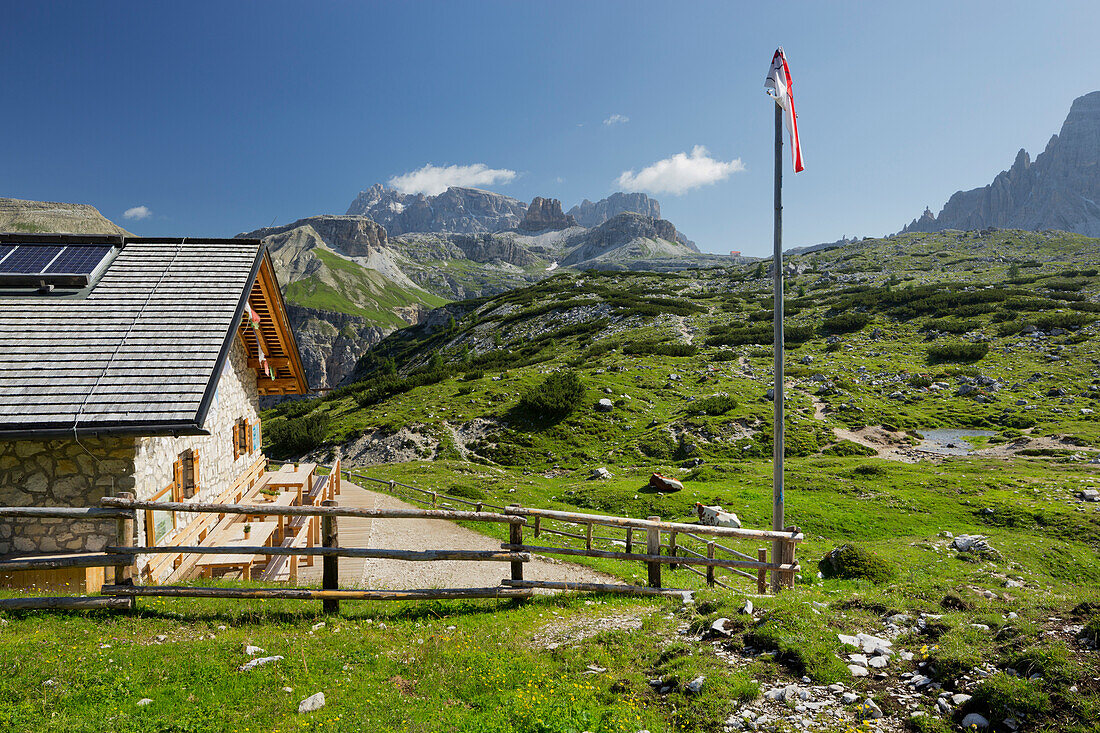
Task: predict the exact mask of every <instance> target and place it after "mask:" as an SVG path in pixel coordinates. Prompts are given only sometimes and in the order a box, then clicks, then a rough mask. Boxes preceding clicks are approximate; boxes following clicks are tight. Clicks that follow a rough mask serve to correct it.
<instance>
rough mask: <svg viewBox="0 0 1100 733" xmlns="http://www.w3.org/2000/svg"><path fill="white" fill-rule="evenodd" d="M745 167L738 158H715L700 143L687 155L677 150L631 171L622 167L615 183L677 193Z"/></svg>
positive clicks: (650, 190) (637, 188)
mask: <svg viewBox="0 0 1100 733" xmlns="http://www.w3.org/2000/svg"><path fill="white" fill-rule="evenodd" d="M743 170H745V166H744V164H743V163H742V162H741V159H740V158H734V159H733V160H731V161H729V162H728V163H727V162H725V161H721V160H715V159H714V158H712V157H710V153H709V152H708V151H707V149H706V148H705V147H703V146H702V145H696V146H695V147H693V148H692V149H691V155H688V154H687V153H677V154H676V155H674V156H672V157H671V158H665V159H664V160H658V161H657V162H656V163H653V164H652V165H647V166H646V167H645V168H642V169H641V170H640V171H638V172H637V173H635V172H634V171H633V170H629V171H623V173H622V175H620V176H619V178H618V181H617V182H618V184H619V187H620V188H621V189H623V190H624V191H647V192H649V193H671V194H675V195H677V196H679V195H680V194H682V193H686V192H688V191H690V190H691V189H693V188H698V187H699V186H707V185H709V184H712V183H717V182H718V181H722V180H725V179H726V178H729V177H730V175H731V174H733V173H737V172H738V171H743Z"/></svg>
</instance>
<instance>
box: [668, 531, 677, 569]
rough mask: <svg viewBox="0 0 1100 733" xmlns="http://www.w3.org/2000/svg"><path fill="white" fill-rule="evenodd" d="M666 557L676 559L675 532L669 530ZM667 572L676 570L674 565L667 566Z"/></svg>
mask: <svg viewBox="0 0 1100 733" xmlns="http://www.w3.org/2000/svg"><path fill="white" fill-rule="evenodd" d="M668 555H669V557H676V530H671V531H670V532H669V533H668ZM668 569H669V571H670V572H671V571H673V570H675V569H676V563H672V564H671V565H669V566H668Z"/></svg>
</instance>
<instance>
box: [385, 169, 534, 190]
mask: <svg viewBox="0 0 1100 733" xmlns="http://www.w3.org/2000/svg"><path fill="white" fill-rule="evenodd" d="M515 177H516V172H515V171H510V170H508V169H507V168H489V167H488V166H486V165H485V164H484V163H474V164H473V165H447V166H438V165H432V164H431V163H428V164H427V165H425V166H424V167H423V168H418V169H416V170H414V171H409V172H408V173H404V174H402V175H400V176H394V177H393V178H391V179H390V180H389V184H390V186H392V187H393V188H396V189H397V190H398V191H400V192H401V193H426V194H428V195H429V196H435V195H436V194H440V193H443V192H444V191H446V190H447V189H448V188H449V187H451V186H491V185H493V184H494V183H509V182H510V181H512V180H513V179H514V178H515Z"/></svg>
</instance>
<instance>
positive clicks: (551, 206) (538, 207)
mask: <svg viewBox="0 0 1100 733" xmlns="http://www.w3.org/2000/svg"><path fill="white" fill-rule="evenodd" d="M576 225H577V221H576V219H574V218H573V217H572V216H567V215H566V214H563V213H562V210H561V201H558V200H557V199H544V198H543V197H542V196H536V197H535V198H533V199H532V200H531V205H530V206H529V207H527V213H526V214H524V215H523V221H522V222H520V225H519V231H521V232H545V231H550V230H555V231H556V230H558V229H568V228H569V227H574V226H576Z"/></svg>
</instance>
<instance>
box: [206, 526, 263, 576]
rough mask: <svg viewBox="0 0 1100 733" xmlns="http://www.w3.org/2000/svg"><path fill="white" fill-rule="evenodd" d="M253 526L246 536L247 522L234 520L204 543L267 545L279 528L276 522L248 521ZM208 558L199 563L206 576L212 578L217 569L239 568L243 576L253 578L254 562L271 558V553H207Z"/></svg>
mask: <svg viewBox="0 0 1100 733" xmlns="http://www.w3.org/2000/svg"><path fill="white" fill-rule="evenodd" d="M248 524H249V525H250V526H251V531H250V532H249V533H248V537H245V536H244V525H245V522H233V523H232V524H230V525H229V526H227V527H225V528H224V529H222V530H220V531H218V532H216V533H215V534H214V535H213V536H212V537H210V538H209V540H208V541H207V542H205V543H204V544H207V545H210V546H212V547H232V546H234V545H239V546H241V547H255V546H256V545H263V546H267V545H268V544H270V542H271V539H272V537H274V535H275V531H276V530H277V529H278V524H277V523H276V522H248ZM204 557H206V558H208V559H205V560H201V561H199V562H198V563H197V565H198V566H199V567H200V568H202V575H203V577H204V578H211V577H213V575H214V570H215V569H219V568H220V569H223V570H237V569H239V570H240V571H241V578H242V579H244V580H251V579H252V564H253V563H255V562H257V561H258V560H259V559H260V558H264V559H266V560H270V558H271V556H270V555H262V554H256V555H253V554H251V553H245V552H242V553H238V554H233V555H206V556H204Z"/></svg>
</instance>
